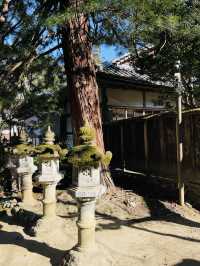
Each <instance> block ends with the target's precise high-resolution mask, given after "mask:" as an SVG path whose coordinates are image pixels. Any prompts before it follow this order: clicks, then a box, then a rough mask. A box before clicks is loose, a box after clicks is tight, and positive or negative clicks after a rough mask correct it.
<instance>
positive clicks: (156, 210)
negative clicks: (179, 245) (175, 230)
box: [96, 175, 200, 265]
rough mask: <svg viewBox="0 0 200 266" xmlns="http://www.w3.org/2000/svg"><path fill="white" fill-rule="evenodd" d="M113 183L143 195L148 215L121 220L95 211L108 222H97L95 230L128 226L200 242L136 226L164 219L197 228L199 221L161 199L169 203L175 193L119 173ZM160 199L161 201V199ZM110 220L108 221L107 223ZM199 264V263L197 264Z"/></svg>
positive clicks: (196, 240) (199, 226)
mask: <svg viewBox="0 0 200 266" xmlns="http://www.w3.org/2000/svg"><path fill="white" fill-rule="evenodd" d="M114 180H115V183H116V184H117V186H120V187H122V188H124V189H128V190H132V191H133V192H134V193H136V194H138V195H140V196H142V197H143V199H144V201H145V202H146V205H147V207H148V209H149V212H150V216H148V217H142V218H136V219H130V220H121V219H119V218H117V217H114V216H112V215H107V214H105V213H100V212H97V213H96V214H97V217H99V218H103V219H104V220H107V221H108V223H106V224H104V223H99V224H98V228H97V230H103V229H104V230H106V229H109V230H115V229H119V228H120V227H121V226H129V227H131V228H135V229H138V230H142V231H146V232H149V233H153V234H158V235H162V236H170V237H175V238H178V239H182V240H187V241H192V242H197V243H200V239H193V238H190V237H184V236H180V235H174V234H171V233H169V234H168V233H162V232H158V231H153V230H150V229H146V228H144V227H140V226H138V224H140V223H143V222H148V221H165V222H169V223H175V224H178V225H183V226H189V227H192V228H199V229H200V223H198V222H195V221H192V220H190V219H187V218H185V217H183V216H181V215H180V214H179V213H176V212H175V211H173V209H169V208H167V207H166V206H165V205H164V203H162V201H169V202H171V203H175V202H176V193H175V191H174V193H173V192H172V193H170V194H169V191H167V190H166V189H163V188H162V187H159V186H158V185H157V184H154V183H151V182H149V180H148V178H142V177H139V178H138V177H135V176H133V175H132V176H131V175H128V176H126V175H123V176H122V175H121V176H117V177H116V176H114ZM161 200H162V201H161ZM109 221H110V223H109ZM199 265H200V264H199Z"/></svg>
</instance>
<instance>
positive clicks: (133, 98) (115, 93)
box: [107, 88, 164, 108]
mask: <svg viewBox="0 0 200 266" xmlns="http://www.w3.org/2000/svg"><path fill="white" fill-rule="evenodd" d="M160 96H161V94H160V93H157V92H147V91H146V92H145V98H146V107H154V108H155V107H164V105H163V104H161V103H159V99H160ZM107 97H108V105H112V106H128V107H129V106H130V107H143V106H144V105H143V104H144V102H143V92H142V91H139V90H123V89H113V88H108V89H107Z"/></svg>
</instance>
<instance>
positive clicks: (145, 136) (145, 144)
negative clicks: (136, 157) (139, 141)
mask: <svg viewBox="0 0 200 266" xmlns="http://www.w3.org/2000/svg"><path fill="white" fill-rule="evenodd" d="M148 153H149V152H148V136H147V119H145V120H144V156H145V171H146V173H148V168H149V154H148Z"/></svg>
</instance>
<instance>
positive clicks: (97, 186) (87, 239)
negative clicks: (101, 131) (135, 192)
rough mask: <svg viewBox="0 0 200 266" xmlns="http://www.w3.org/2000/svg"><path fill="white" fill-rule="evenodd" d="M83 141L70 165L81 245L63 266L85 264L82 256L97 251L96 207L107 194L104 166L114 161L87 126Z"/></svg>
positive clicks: (74, 150) (72, 152)
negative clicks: (102, 174)
mask: <svg viewBox="0 0 200 266" xmlns="http://www.w3.org/2000/svg"><path fill="white" fill-rule="evenodd" d="M79 139H80V145H78V146H75V147H73V148H72V149H71V150H70V151H69V154H68V162H69V163H70V164H72V166H73V175H72V176H73V177H72V178H73V188H72V190H71V192H72V195H73V196H74V197H75V198H76V201H77V206H78V221H77V227H78V243H77V245H76V246H75V248H74V249H72V250H71V253H70V256H69V255H68V256H67V258H68V259H67V260H66V261H65V262H64V264H63V265H79V264H80V263H84V256H82V255H80V254H86V253H88V252H89V253H90V252H91V251H92V250H94V249H95V224H96V223H95V203H96V199H97V198H99V197H100V196H101V195H102V194H103V193H105V191H106V188H105V186H103V185H102V184H101V178H100V170H101V167H100V166H101V163H105V164H106V163H107V164H109V162H110V160H111V157H112V154H111V153H110V152H106V154H104V153H102V152H101V151H100V150H99V149H98V147H97V146H96V145H95V132H94V130H93V129H92V128H90V127H89V126H88V124H87V123H85V125H84V126H83V127H82V128H80V132H79ZM80 260H81V261H82V262H80ZM71 261H74V264H73V263H71ZM75 261H76V262H77V263H78V264H76V263H75ZM80 265H84V264H80Z"/></svg>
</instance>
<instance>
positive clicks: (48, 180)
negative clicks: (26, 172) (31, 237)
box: [35, 127, 63, 233]
mask: <svg viewBox="0 0 200 266" xmlns="http://www.w3.org/2000/svg"><path fill="white" fill-rule="evenodd" d="M54 140H55V134H54V132H52V131H51V128H50V127H48V130H47V132H46V134H45V138H44V144H41V145H39V146H38V148H37V147H36V150H38V158H39V174H38V175H37V176H36V180H37V182H38V183H39V184H41V185H42V187H43V200H42V203H43V217H42V218H41V219H40V220H38V223H37V225H36V227H35V233H39V232H47V231H48V223H49V221H55V220H56V222H57V221H58V220H59V217H57V216H56V186H57V184H58V182H59V181H60V180H61V179H62V178H63V175H62V174H61V173H60V172H59V157H60V152H61V151H62V150H61V148H60V146H59V145H55V144H54ZM49 225H50V226H52V225H51V223H49Z"/></svg>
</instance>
